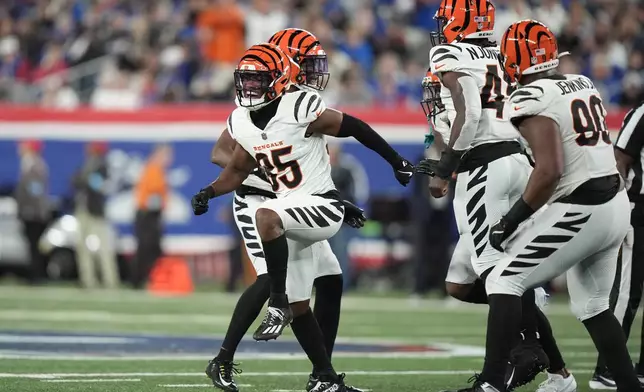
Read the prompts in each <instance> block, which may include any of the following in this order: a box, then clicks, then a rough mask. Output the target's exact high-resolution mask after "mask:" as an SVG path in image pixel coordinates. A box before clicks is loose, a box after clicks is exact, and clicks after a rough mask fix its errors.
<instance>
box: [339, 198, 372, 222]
mask: <svg viewBox="0 0 644 392" xmlns="http://www.w3.org/2000/svg"><path fill="white" fill-rule="evenodd" d="M342 205H344V223H346V224H347V225H349V226H351V227H353V228H354V229H359V228H361V227H363V226H364V222H365V221H366V220H367V217H366V216H365V215H364V210H363V209H362V208H360V207H358V206H357V205H355V204H353V203H351V202H350V201H348V200H342Z"/></svg>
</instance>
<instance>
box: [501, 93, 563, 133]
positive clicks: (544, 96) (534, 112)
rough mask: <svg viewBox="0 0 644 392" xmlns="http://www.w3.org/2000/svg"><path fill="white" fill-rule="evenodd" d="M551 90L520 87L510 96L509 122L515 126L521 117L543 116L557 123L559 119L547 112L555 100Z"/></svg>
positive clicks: (550, 111) (549, 111)
mask: <svg viewBox="0 0 644 392" xmlns="http://www.w3.org/2000/svg"><path fill="white" fill-rule="evenodd" d="M552 93H553V91H552V90H551V89H548V90H546V89H545V88H544V87H542V86H531V85H528V86H522V87H520V88H518V89H517V90H515V91H514V92H513V93H512V95H510V107H509V108H508V109H509V112H510V120H511V121H512V123H514V124H516V123H517V121H518V120H519V119H521V118H523V117H531V116H544V117H548V118H551V119H552V120H554V121H555V122H557V123H559V118H558V116H557V115H556V113H554V112H553V111H552V110H549V107H550V106H551V103H552V100H553V99H554V98H555V97H554V95H553V94H552Z"/></svg>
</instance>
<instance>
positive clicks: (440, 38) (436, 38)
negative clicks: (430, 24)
mask: <svg viewBox="0 0 644 392" xmlns="http://www.w3.org/2000/svg"><path fill="white" fill-rule="evenodd" d="M434 19H435V20H436V26H437V27H438V29H437V30H436V31H432V32H430V33H429V38H430V40H431V43H432V46H437V45H441V44H446V43H447V38H446V37H445V34H444V33H443V31H444V30H445V26H447V18H446V17H444V16H435V17H434Z"/></svg>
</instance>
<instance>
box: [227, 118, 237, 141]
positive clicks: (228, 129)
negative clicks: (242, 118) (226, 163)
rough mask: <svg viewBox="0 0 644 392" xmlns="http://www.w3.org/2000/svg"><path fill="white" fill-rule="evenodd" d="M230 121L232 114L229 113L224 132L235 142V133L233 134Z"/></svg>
mask: <svg viewBox="0 0 644 392" xmlns="http://www.w3.org/2000/svg"><path fill="white" fill-rule="evenodd" d="M232 119H233V114H232V113H230V115H229V116H228V118H227V119H226V131H228V134H229V135H230V137H231V138H233V140H235V133H234V132H233V124H232Z"/></svg>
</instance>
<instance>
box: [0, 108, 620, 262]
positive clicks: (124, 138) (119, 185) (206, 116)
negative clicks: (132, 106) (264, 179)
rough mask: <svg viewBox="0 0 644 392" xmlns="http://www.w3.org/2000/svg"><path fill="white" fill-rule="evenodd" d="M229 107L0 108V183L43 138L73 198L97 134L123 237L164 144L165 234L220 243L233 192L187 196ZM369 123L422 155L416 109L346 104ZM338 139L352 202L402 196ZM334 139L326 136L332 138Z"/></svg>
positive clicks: (386, 170) (55, 176)
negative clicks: (25, 144) (23, 143)
mask: <svg viewBox="0 0 644 392" xmlns="http://www.w3.org/2000/svg"><path fill="white" fill-rule="evenodd" d="M231 109H232V108H231V107H229V106H223V107H220V106H199V105H197V106H191V107H181V106H179V107H177V106H172V107H155V108H149V109H144V110H140V111H136V112H97V111H92V110H75V111H69V112H61V111H49V110H44V109H35V108H22V107H11V106H8V107H0V156H2V163H1V164H0V187H2V188H11V187H12V186H13V185H15V183H16V180H17V178H18V172H19V159H18V154H17V148H16V147H17V143H16V142H17V141H19V140H25V139H38V140H42V141H43V145H44V149H43V156H44V159H45V161H46V162H47V164H48V165H49V173H50V181H49V182H50V184H49V186H50V193H51V195H52V197H54V198H60V199H63V198H69V197H71V196H72V186H71V179H72V176H73V174H74V173H75V172H76V171H77V170H78V169H79V168H80V166H81V164H82V162H83V159H84V145H85V144H86V143H87V142H88V141H92V140H100V141H107V142H108V143H109V153H108V162H109V167H110V184H111V189H112V194H111V196H110V198H109V202H108V207H107V213H108V216H109V218H110V220H111V221H112V222H113V223H114V224H116V225H117V227H118V229H119V232H120V234H121V235H122V236H124V237H125V238H129V237H130V235H131V233H132V222H133V217H134V197H133V186H134V185H135V184H136V182H137V180H138V178H139V175H140V173H141V170H142V167H143V164H144V162H145V159H146V157H147V156H148V155H149V153H150V151H151V150H152V148H153V147H154V145H155V144H156V143H160V142H169V143H171V144H172V146H173V148H174V162H173V164H172V166H171V168H170V170H169V172H168V173H167V174H168V180H169V184H170V186H171V196H170V198H169V203H168V207H167V211H166V214H165V217H164V218H165V223H166V233H167V234H168V240H169V241H170V242H172V243H175V244H177V245H176V246H179V247H181V245H180V244H183V245H184V246H186V247H187V246H190V247H191V249H203V250H204V251H207V250H209V249H217V248H219V249H221V247H222V246H225V243H226V241H228V238H229V234H230V233H231V230H232V225H231V223H230V222H228V221H227V219H226V218H227V216H228V213H229V210H230V208H231V197H230V196H228V197H222V198H218V199H216V200H214V201H213V202H212V203H211V211H212V213H209V214H206V215H204V216H200V217H195V216H193V214H192V210H191V208H190V198H191V197H192V195H193V194H194V193H195V192H197V191H198V190H199V189H200V188H202V187H203V186H204V185H206V184H207V183H209V182H210V181H213V180H214V179H215V178H217V175H218V174H219V172H220V169H219V168H218V167H217V166H215V165H213V164H212V163H210V151H211V148H212V146H213V144H214V143H215V142H216V140H217V137H218V136H219V134H220V133H221V132H222V130H223V129H224V128H225V124H226V119H227V117H228V115H229V113H230V110H231ZM347 111H348V112H350V113H352V114H353V115H355V116H357V117H359V118H362V119H363V120H365V121H366V122H367V123H369V124H371V125H372V126H373V127H374V129H376V131H378V132H379V133H380V134H381V135H382V136H383V137H384V138H385V139H387V140H388V141H389V142H390V143H391V144H392V145H393V146H394V148H396V150H398V151H399V152H400V154H401V155H403V156H405V157H406V158H407V159H409V160H411V161H417V160H418V159H420V157H421V156H422V154H423V149H424V147H423V141H424V133H425V132H426V129H427V126H426V122H425V119H424V116H423V114H422V111H420V110H418V111H415V110H410V111H406V110H395V111H394V110H391V109H378V108H371V109H369V110H365V109H362V110H347ZM622 116H623V113H612V114H611V115H610V116H609V117H608V126H609V128H610V129H611V130H617V129H619V126H620V124H621V119H622ZM329 139H330V140H329V142H330V143H339V144H341V149H342V151H343V152H344V153H345V155H344V159H346V160H348V161H349V162H348V163H349V165H350V166H351V167H352V168H353V172H354V176H355V178H356V182H357V184H356V188H357V195H356V196H357V198H358V202H359V203H360V204H362V205H363V206H365V205H366V202H367V200H368V198H369V196H371V195H374V194H396V195H402V194H405V193H406V192H409V188H402V187H400V186H399V185H398V183H397V182H396V181H395V179H394V176H393V174H392V173H391V169H390V167H389V165H388V164H387V163H386V162H384V161H383V160H382V159H381V158H380V157H379V156H378V155H377V154H375V153H374V152H372V151H370V150H368V149H366V148H364V147H363V146H361V145H360V144H358V143H357V142H356V141H355V140H353V139H332V138H329ZM331 139H332V140H331Z"/></svg>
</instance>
